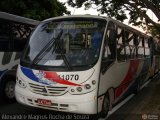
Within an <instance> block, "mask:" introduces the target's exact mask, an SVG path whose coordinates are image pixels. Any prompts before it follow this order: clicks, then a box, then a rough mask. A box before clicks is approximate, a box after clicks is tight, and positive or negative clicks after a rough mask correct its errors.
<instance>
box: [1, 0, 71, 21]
mask: <svg viewBox="0 0 160 120" xmlns="http://www.w3.org/2000/svg"><path fill="white" fill-rule="evenodd" d="M0 11H3V12H8V13H11V14H15V15H19V16H23V17H28V18H32V19H35V20H44V19H47V18H50V17H55V16H60V15H64V14H70V12H69V11H68V10H67V8H66V6H65V5H64V3H61V2H59V1H57V0H1V1H0Z"/></svg>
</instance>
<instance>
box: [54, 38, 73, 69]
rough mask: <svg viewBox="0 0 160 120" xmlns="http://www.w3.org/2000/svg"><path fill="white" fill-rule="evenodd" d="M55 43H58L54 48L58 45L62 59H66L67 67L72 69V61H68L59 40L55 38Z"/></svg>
mask: <svg viewBox="0 0 160 120" xmlns="http://www.w3.org/2000/svg"><path fill="white" fill-rule="evenodd" d="M55 43H56V44H55V48H54V50H55V49H56V46H57V47H58V49H59V50H60V55H61V57H62V59H63V60H64V62H65V64H66V66H67V68H68V70H72V67H71V65H70V63H69V62H68V60H67V58H66V56H65V55H64V54H63V53H62V52H63V49H62V48H61V47H60V44H59V41H57V40H55Z"/></svg>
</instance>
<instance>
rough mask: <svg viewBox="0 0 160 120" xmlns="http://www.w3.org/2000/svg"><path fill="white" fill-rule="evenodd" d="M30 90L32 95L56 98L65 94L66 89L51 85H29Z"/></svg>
mask: <svg viewBox="0 0 160 120" xmlns="http://www.w3.org/2000/svg"><path fill="white" fill-rule="evenodd" d="M29 87H30V90H31V91H32V92H34V93H37V94H41V95H46V96H58V95H62V94H64V93H65V92H66V89H67V87H57V86H51V85H38V84H33V83H29Z"/></svg>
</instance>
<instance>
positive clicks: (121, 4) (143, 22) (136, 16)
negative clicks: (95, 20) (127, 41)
mask: <svg viewBox="0 0 160 120" xmlns="http://www.w3.org/2000/svg"><path fill="white" fill-rule="evenodd" d="M67 3H68V4H69V5H70V6H72V7H78V8H79V7H82V6H83V5H84V6H85V7H86V8H87V9H89V8H91V7H92V5H94V6H97V8H98V9H97V11H99V12H100V13H101V14H104V13H106V14H107V16H109V17H114V18H116V19H117V20H119V21H121V22H123V21H124V20H125V19H127V18H128V19H129V23H130V24H133V25H136V26H142V27H143V28H146V27H144V26H147V30H148V32H150V33H153V32H152V29H153V27H154V33H158V31H159V29H160V24H159V23H157V22H155V21H153V20H152V18H151V16H148V14H146V11H147V10H151V11H152V12H153V13H154V14H155V16H156V17H157V18H158V20H159V21H160V0H68V2H67ZM150 24H152V26H153V27H152V29H149V28H148V26H149V25H150ZM150 28H151V27H150ZM155 30H156V31H157V32H155ZM154 35H155V34H154Z"/></svg>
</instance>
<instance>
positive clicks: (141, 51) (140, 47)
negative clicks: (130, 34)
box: [137, 36, 144, 58]
mask: <svg viewBox="0 0 160 120" xmlns="http://www.w3.org/2000/svg"><path fill="white" fill-rule="evenodd" d="M143 42H144V38H143V37H141V36H139V44H138V47H137V52H138V55H137V57H138V58H143V57H144V44H143Z"/></svg>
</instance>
